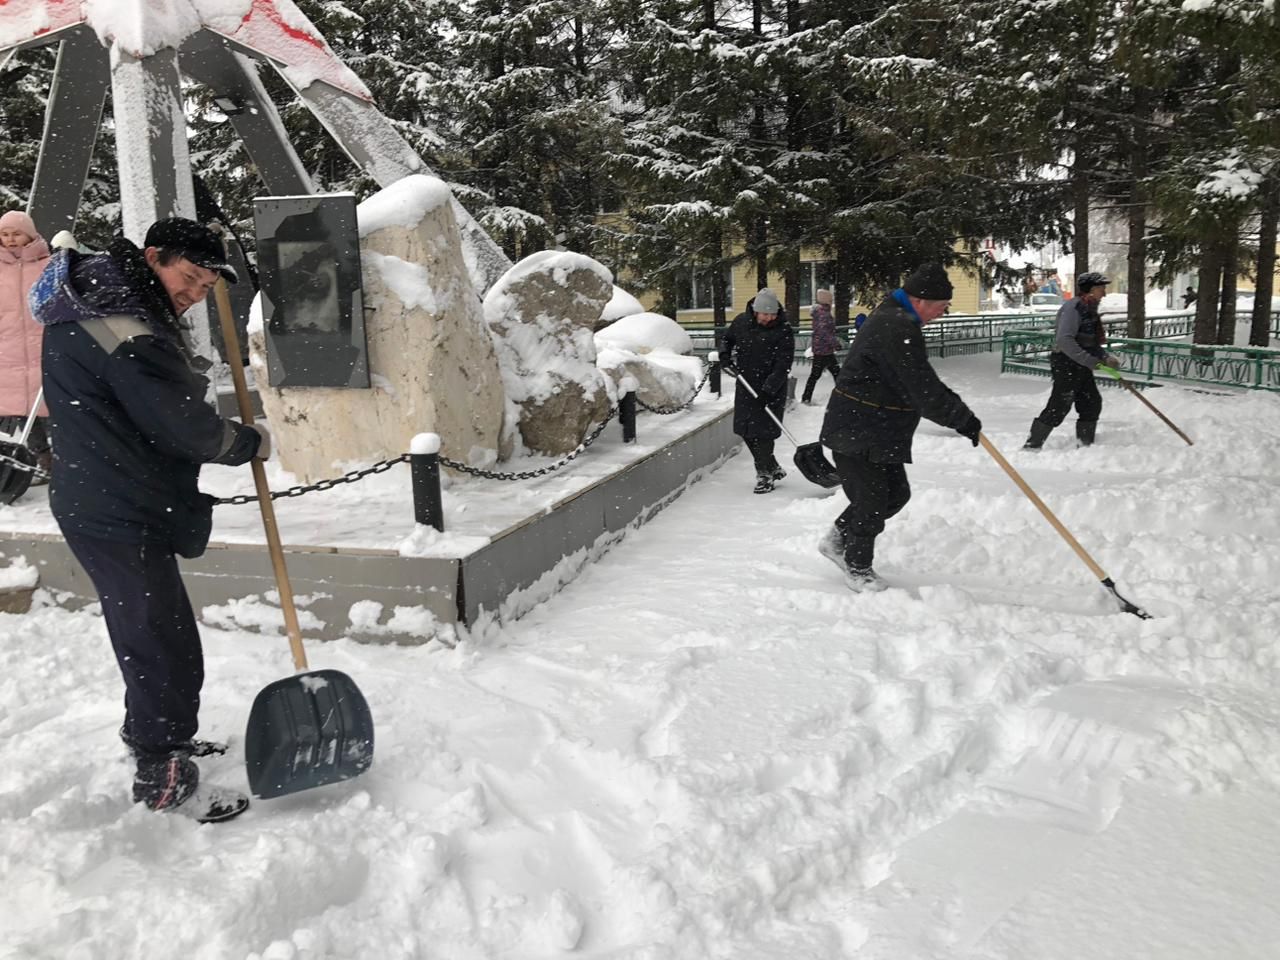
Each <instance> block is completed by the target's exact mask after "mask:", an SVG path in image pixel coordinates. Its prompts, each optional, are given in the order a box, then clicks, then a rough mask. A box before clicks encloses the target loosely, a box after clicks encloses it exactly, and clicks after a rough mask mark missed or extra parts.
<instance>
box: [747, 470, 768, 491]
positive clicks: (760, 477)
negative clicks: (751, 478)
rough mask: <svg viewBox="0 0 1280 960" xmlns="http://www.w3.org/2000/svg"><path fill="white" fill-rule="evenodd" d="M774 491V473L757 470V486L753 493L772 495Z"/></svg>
mask: <svg viewBox="0 0 1280 960" xmlns="http://www.w3.org/2000/svg"><path fill="white" fill-rule="evenodd" d="M772 490H773V471H772V470H757V471H756V486H755V489H754V490H752V491H751V492H752V493H770V492H771V491H772Z"/></svg>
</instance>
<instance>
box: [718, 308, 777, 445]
mask: <svg viewBox="0 0 1280 960" xmlns="http://www.w3.org/2000/svg"><path fill="white" fill-rule="evenodd" d="M754 304H755V301H754V300H752V301H751V302H749V303H748V304H747V309H746V310H744V311H743V312H742V313H740V314H738V315H737V316H736V317H734V318H733V323H731V324H730V325H729V329H728V330H726V331H725V334H724V338H723V339H722V340H721V341H720V361H721V363H722V364H723V365H725V366H730V367H733V368H734V369H735V370H737V371H738V373H739V374H741V375H742V376H743V377H744V378H746V380H747V382H748V383H750V384H751V386H752V387H754V388H755V391H756V393H758V394H759V395H760V399H758V400H757V399H756V398H755V397H753V396H751V392H750V391H749V390H747V388H746V387H744V386H742V385H741V384H738V386H737V387H736V388H735V389H734V394H733V432H734V433H736V434H737V435H738V436H740V437H742V438H743V439H744V440H774V439H777V438H778V437H780V436H782V431H781V430H780V429H778V425H777V424H776V423H774V422H773V420H772V419H771V418H770V417H769V414H768V412H766V410H765V404H766V403H767V404H768V407H769V410H772V411H773V415H774V416H775V417H777V418H778V420H782V414H783V410H784V409H785V408H786V405H787V377H788V375H789V374H790V372H791V360H792V357H793V355H794V354H795V349H796V335H795V331H794V330H793V329H792V328H791V324H789V323H787V315H786V313H785V312H784V311H782V310H779V312H778V319H777V320H775V321H774V322H773V323H772V324H771V325H769V326H767V327H763V326H761V325H760V324H759V323H757V322H756V314H755V310H754V309H753V305H754Z"/></svg>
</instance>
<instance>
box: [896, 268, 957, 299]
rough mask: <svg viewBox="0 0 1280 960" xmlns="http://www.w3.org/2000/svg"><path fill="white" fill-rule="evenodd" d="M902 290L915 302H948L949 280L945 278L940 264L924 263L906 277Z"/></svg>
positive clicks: (944, 271) (945, 274) (944, 270)
mask: <svg viewBox="0 0 1280 960" xmlns="http://www.w3.org/2000/svg"><path fill="white" fill-rule="evenodd" d="M902 289H903V290H905V291H906V292H907V296H909V297H915V298H916V299H917V300H950V299H951V278H950V277H948V276H947V271H946V268H945V267H943V266H942V264H940V263H926V264H925V265H924V266H922V267H919V268H917V269H916V272H915V273H913V274H912V275H911V276H909V277H907V282H906V283H904V284H903V285H902Z"/></svg>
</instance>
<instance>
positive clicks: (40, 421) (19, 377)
mask: <svg viewBox="0 0 1280 960" xmlns="http://www.w3.org/2000/svg"><path fill="white" fill-rule="evenodd" d="M48 262H49V245H48V244H47V243H45V242H44V240H43V239H42V238H41V236H40V233H39V232H38V231H37V230H36V225H35V224H34V223H33V222H32V220H31V218H30V217H29V216H27V215H26V214H25V213H23V212H22V211H21V210H10V211H9V212H8V213H6V214H5V215H4V216H2V217H0V418H4V419H5V422H6V423H7V424H8V426H9V429H10V431H11V432H14V433H17V432H19V431H20V430H21V429H22V425H23V424H24V423H25V422H26V419H27V415H28V414H30V412H31V404H32V403H34V402H35V399H36V393H37V392H38V391H39V390H40V345H41V341H42V339H43V336H44V328H43V327H41V326H40V325H39V324H38V323H36V322H35V321H34V320H32V319H31V311H30V310H29V309H28V307H27V292H28V291H29V290H30V289H31V287H32V286H33V285H34V284H35V282H36V278H37V277H39V276H40V272H41V271H42V270H44V267H45V264H46V263H48ZM47 414H48V411H47V410H46V409H45V408H44V405H43V404H41V406H40V410H39V417H38V418H37V420H36V423H35V426H34V427H33V428H32V430H31V436H30V437H29V438H28V440H27V446H28V448H29V449H30V450H31V452H32V453H34V454H36V456H37V458H38V460H39V462H40V466H41V467H43V468H44V469H46V470H47V469H48V467H49V460H50V454H49V440H48V434H47V433H46V432H45V417H46V415H47Z"/></svg>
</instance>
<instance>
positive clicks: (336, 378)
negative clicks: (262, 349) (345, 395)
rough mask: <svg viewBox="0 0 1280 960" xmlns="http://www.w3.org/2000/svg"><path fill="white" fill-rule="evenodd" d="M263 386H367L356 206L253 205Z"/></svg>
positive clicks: (342, 197) (338, 199) (317, 199)
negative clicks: (263, 339)
mask: <svg viewBox="0 0 1280 960" xmlns="http://www.w3.org/2000/svg"><path fill="white" fill-rule="evenodd" d="M253 220H254V226H255V228H256V230H257V235H258V270H259V272H260V273H261V276H262V319H263V323H264V324H265V326H266V339H267V372H268V382H269V384H270V385H271V386H273V387H365V388H367V387H368V386H369V345H368V342H367V341H366V339H365V329H364V301H363V298H362V296H361V278H360V244H359V230H358V228H357V225H356V198H355V196H354V195H353V194H350V193H332V194H315V195H312V196H301V197H257V198H255V199H254V201H253Z"/></svg>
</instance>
